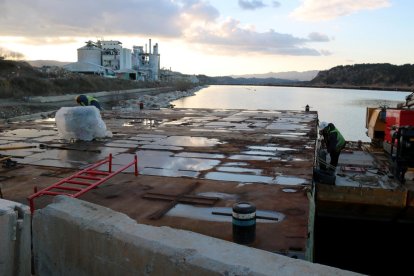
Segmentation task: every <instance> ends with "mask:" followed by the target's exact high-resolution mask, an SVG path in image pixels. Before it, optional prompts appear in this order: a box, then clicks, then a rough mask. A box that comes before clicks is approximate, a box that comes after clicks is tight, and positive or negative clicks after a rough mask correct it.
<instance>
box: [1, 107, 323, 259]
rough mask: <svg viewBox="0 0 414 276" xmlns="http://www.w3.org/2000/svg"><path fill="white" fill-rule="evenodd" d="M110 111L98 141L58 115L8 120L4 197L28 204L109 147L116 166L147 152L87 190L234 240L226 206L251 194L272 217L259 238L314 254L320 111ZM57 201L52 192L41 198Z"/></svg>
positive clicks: (261, 225)
mask: <svg viewBox="0 0 414 276" xmlns="http://www.w3.org/2000/svg"><path fill="white" fill-rule="evenodd" d="M102 117H103V120H104V122H105V123H106V126H107V128H108V129H109V130H110V131H111V132H112V133H113V137H111V138H105V139H99V140H96V141H91V142H72V143H70V142H69V141H64V140H61V139H60V138H59V136H58V132H57V129H56V125H55V122H54V121H53V120H50V119H49V120H34V121H25V122H17V123H10V124H3V125H1V126H0V130H1V132H0V154H2V155H8V156H10V155H11V156H13V160H16V161H17V165H16V166H14V167H10V168H0V185H1V186H2V193H3V196H4V198H6V199H9V200H14V201H18V202H22V203H25V204H27V200H26V198H27V197H28V196H29V195H30V194H32V193H33V189H34V187H35V186H36V187H38V188H44V187H47V186H49V185H51V184H53V183H55V182H57V181H59V180H60V179H62V178H63V177H67V176H70V175H71V174H73V173H74V172H76V171H78V170H81V169H83V168H85V166H87V165H88V164H91V163H94V162H97V161H99V160H102V159H103V158H105V157H107V156H108V154H109V153H112V154H113V156H114V161H113V166H114V167H115V169H116V166H122V165H124V164H126V163H127V162H130V160H131V155H133V154H137V155H138V160H139V161H138V170H139V173H140V175H139V176H138V177H135V176H134V175H133V173H132V170H131V171H129V172H130V173H128V172H127V173H123V174H121V175H119V176H116V177H114V178H113V179H111V180H109V181H108V182H106V183H104V184H102V185H101V186H99V187H98V188H97V189H94V190H92V191H90V192H88V193H87V194H85V195H83V196H82V197H81V199H83V200H86V201H90V202H93V203H97V204H100V205H103V206H106V207H109V208H111V209H114V210H116V211H120V212H123V213H125V214H127V215H128V216H130V217H131V218H133V219H135V220H136V221H138V222H139V223H144V224H150V225H155V226H170V227H174V228H179V229H185V230H190V231H194V232H198V233H202V234H205V235H209V236H213V237H217V238H220V239H225V240H229V241H231V240H232V224H231V217H229V216H223V215H220V213H229V212H231V207H232V205H233V204H234V203H235V202H238V201H248V202H251V203H253V204H255V205H256V207H257V210H258V212H257V215H258V216H261V217H264V218H266V217H268V218H270V219H258V221H257V228H256V240H255V242H254V243H253V244H251V246H253V247H256V248H260V249H264V250H267V251H271V252H278V253H282V254H286V255H290V256H292V255H295V256H297V257H298V258H308V259H309V256H306V257H305V255H306V254H308V255H309V254H310V253H309V252H311V251H312V231H313V225H312V223H313V209H312V205H313V203H312V200H311V198H310V197H309V191H310V190H311V185H312V174H313V165H314V152H315V144H316V138H317V137H316V136H317V135H316V126H317V113H316V112H302V111H273V110H210V109H162V110H145V111H143V112H128V113H121V112H115V111H105V112H103V113H102ZM11 147H14V148H15V149H13V150H4V148H11ZM1 149H3V150H1ZM151 195H152V196H151ZM157 196H158V197H159V198H158V200H157V199H156V197H157ZM149 197H151V198H149ZM186 199H187V200H186ZM51 201H52V198H50V197H42V198H40V199H39V200H38V201H37V202H36V206H37V207H38V208H41V207H42V206H45V204H48V203H49V202H51Z"/></svg>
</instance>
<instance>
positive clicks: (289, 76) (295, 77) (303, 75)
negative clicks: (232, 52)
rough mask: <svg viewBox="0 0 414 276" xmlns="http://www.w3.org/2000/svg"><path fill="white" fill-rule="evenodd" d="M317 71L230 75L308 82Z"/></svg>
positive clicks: (234, 76)
mask: <svg viewBox="0 0 414 276" xmlns="http://www.w3.org/2000/svg"><path fill="white" fill-rule="evenodd" d="M318 72H319V71H317V70H311V71H303V72H297V71H288V72H279V73H274V72H269V73H265V74H248V75H232V76H231V77H233V78H259V79H270V78H274V79H284V80H291V81H310V80H312V79H313V78H315V77H316V75H317V74H318Z"/></svg>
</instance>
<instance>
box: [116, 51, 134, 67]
mask: <svg viewBox="0 0 414 276" xmlns="http://www.w3.org/2000/svg"><path fill="white" fill-rule="evenodd" d="M131 62H132V54H131V50H130V49H127V48H122V49H121V55H120V58H119V69H120V70H123V69H132V63H131Z"/></svg>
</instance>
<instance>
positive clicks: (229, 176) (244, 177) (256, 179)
mask: <svg viewBox="0 0 414 276" xmlns="http://www.w3.org/2000/svg"><path fill="white" fill-rule="evenodd" d="M204 178H205V179H210V180H217V181H235V182H243V183H267V184H271V183H272V182H273V177H270V176H262V175H249V174H236V173H228V172H209V173H207V174H206V176H205V177H204Z"/></svg>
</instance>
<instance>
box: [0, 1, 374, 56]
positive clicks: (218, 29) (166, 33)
mask: <svg viewBox="0 0 414 276" xmlns="http://www.w3.org/2000/svg"><path fill="white" fill-rule="evenodd" d="M371 1H373V0H371ZM305 2H306V1H305ZM311 2H312V1H311ZM365 2H367V0H365ZM377 2H378V1H377ZM238 3H239V5H240V6H242V7H243V8H244V9H253V10H254V9H258V8H262V7H265V6H266V4H265V3H264V2H263V1H261V0H239V1H238ZM271 3H272V5H273V7H277V6H279V5H280V3H279V2H278V1H272V2H271ZM0 26H1V29H0V36H9V37H24V41H25V43H28V44H31V45H39V44H41V43H47V44H59V43H65V42H66V43H67V42H73V41H75V39H74V38H75V37H91V36H92V37H105V36H106V37H107V36H115V35H118V36H143V35H145V36H152V37H158V38H166V39H179V40H182V41H184V42H190V43H197V44H198V46H199V47H198V48H203V46H205V47H207V48H208V49H210V50H211V51H212V52H216V53H218V54H223V53H233V54H242V53H246V52H249V53H262V54H272V55H294V56H301V55H308V56H317V55H321V52H320V51H318V50H316V49H313V48H312V47H311V46H309V45H308V43H311V42H321V43H324V42H329V38H328V36H326V35H324V34H320V33H316V32H315V33H312V34H309V36H308V37H297V36H295V35H293V34H288V33H281V32H276V31H274V30H269V31H264V32H263V31H261V32H259V31H256V30H255V28H254V26H248V27H246V26H244V25H242V24H241V23H240V22H239V21H238V20H237V19H234V18H224V17H222V16H221V14H220V12H219V11H218V10H217V9H216V8H215V7H214V6H212V5H211V4H210V2H208V1H205V0H158V1H156V2H155V1H151V0H118V1H117V2H116V5H115V4H114V2H113V1H110V0H101V1H99V4H97V3H96V1H95V0H82V1H80V0H72V1H53V0H37V1H36V2H34V1H32V0H19V1H14V0H1V1H0Z"/></svg>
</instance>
